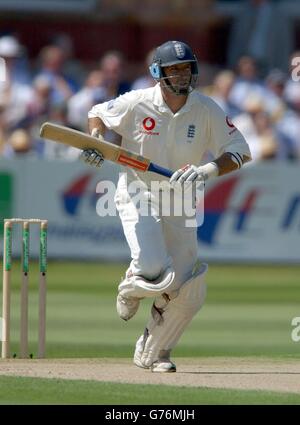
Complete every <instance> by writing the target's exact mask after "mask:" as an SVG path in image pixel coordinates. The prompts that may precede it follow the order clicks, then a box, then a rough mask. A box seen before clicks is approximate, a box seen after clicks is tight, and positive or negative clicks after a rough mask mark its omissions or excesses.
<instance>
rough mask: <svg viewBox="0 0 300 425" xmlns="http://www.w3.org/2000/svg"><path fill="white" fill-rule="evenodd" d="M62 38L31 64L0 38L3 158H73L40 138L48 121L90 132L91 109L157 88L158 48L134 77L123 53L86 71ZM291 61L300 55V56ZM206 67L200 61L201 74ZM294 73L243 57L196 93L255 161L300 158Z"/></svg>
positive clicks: (10, 40)
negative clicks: (220, 114)
mask: <svg viewBox="0 0 300 425" xmlns="http://www.w3.org/2000/svg"><path fill="white" fill-rule="evenodd" d="M61 41H62V40H60V42H56V43H55V42H53V43H52V44H49V45H47V46H45V47H43V48H42V50H41V51H40V53H39V56H38V58H37V61H36V63H35V67H33V66H32V63H31V61H29V60H28V58H27V55H26V49H25V48H24V46H21V45H20V43H19V41H18V40H17V38H15V37H13V36H10V35H8V36H3V37H1V38H0V57H1V58H3V59H4V63H5V73H4V70H3V66H2V68H1V70H2V72H1V73H0V156H2V157H5V158H14V157H19V156H28V157H36V158H46V159H59V158H63V159H70V160H72V159H75V158H77V156H78V151H77V150H75V149H72V148H68V147H66V146H64V145H59V144H56V143H52V142H47V141H44V140H42V139H41V138H40V137H39V128H40V126H41V124H42V123H43V122H45V121H51V122H56V123H58V124H62V125H66V126H69V127H72V128H75V129H78V130H81V131H84V132H86V131H87V113H88V111H89V110H90V109H91V107H92V105H94V104H96V103H100V102H104V101H108V100H110V99H112V98H114V97H116V96H118V95H120V94H123V93H125V92H127V91H129V90H135V89H140V88H146V87H150V86H153V85H154V84H155V81H154V80H152V78H151V77H150V75H149V73H148V69H147V67H148V65H149V64H150V63H151V59H152V55H153V51H151V52H149V53H148V54H147V57H146V58H145V64H144V67H143V71H142V72H141V73H138V74H137V75H134V76H133V78H131V79H129V78H126V75H127V74H126V66H127V63H126V62H127V61H126V58H124V57H123V55H122V54H121V52H118V51H110V52H107V53H106V54H105V55H104V56H103V57H102V58H100V59H99V61H98V62H95V63H96V65H95V67H94V68H93V69H84V66H83V64H82V63H81V62H80V61H78V60H77V59H76V58H74V57H73V56H72V53H71V49H70V48H69V47H70V46H68V45H67V43H65V44H64V43H62V42H61ZM293 57H299V58H300V52H295V53H294V55H293ZM292 60H293V58H291V63H295V62H292ZM299 62H300V59H299ZM0 65H1V64H0ZM2 65H3V61H2ZM204 69H206V68H205V67H203V68H201V60H200V73H201V72H202V70H203V72H204ZM291 71H292V70H291ZM205 72H207V71H205ZM4 74H5V75H4ZM292 75H293V73H292V72H290V74H285V73H283V72H282V71H281V70H279V69H273V70H270V71H269V72H268V73H267V74H266V75H263V76H262V75H261V73H260V70H259V67H258V66H257V64H256V62H255V60H254V59H253V58H252V57H250V56H244V57H241V58H240V59H239V61H238V63H237V64H236V67H235V69H232V70H229V69H228V70H221V71H218V72H216V73H214V75H210V76H209V79H210V81H211V84H209V85H208V86H199V87H198V90H200V91H201V92H202V93H204V94H206V95H208V96H211V97H212V98H213V99H214V100H215V101H216V102H217V103H218V104H219V105H220V107H221V108H222V109H223V110H224V111H225V112H226V114H227V115H228V116H229V117H231V119H232V121H233V123H234V124H235V125H236V127H237V128H239V129H240V130H241V132H242V133H243V135H244V136H245V138H246V140H247V142H248V143H249V145H250V149H251V152H252V155H253V159H254V160H256V161H259V160H267V159H282V160H298V159H300V83H299V82H296V81H293V79H292ZM206 77H207V76H206ZM1 80H2V81H1ZM206 80H207V78H206ZM200 81H201V79H200ZM113 137H114V134H113V133H109V134H107V138H108V139H110V140H112V139H113Z"/></svg>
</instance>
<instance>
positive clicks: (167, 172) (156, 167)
mask: <svg viewBox="0 0 300 425" xmlns="http://www.w3.org/2000/svg"><path fill="white" fill-rule="evenodd" d="M148 171H153V172H154V173H157V174H161V175H162V176H165V177H171V176H172V174H173V171H171V170H169V169H168V168H164V167H161V166H160V165H157V164H153V162H150V164H149V168H148Z"/></svg>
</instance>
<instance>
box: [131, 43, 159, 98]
mask: <svg viewBox="0 0 300 425" xmlns="http://www.w3.org/2000/svg"><path fill="white" fill-rule="evenodd" d="M154 52H155V49H151V50H150V52H148V54H147V56H146V59H145V71H146V72H145V74H144V75H142V76H141V77H139V78H137V79H136V80H135V81H134V82H133V84H132V86H131V90H138V89H146V88H148V87H153V86H155V84H156V81H155V80H154V79H153V78H152V77H151V75H150V74H149V66H150V65H151V63H152V59H153V55H154Z"/></svg>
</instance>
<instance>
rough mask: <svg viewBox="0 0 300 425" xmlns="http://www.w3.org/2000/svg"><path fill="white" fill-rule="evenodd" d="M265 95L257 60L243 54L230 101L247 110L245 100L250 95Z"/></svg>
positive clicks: (238, 65)
mask: <svg viewBox="0 0 300 425" xmlns="http://www.w3.org/2000/svg"><path fill="white" fill-rule="evenodd" d="M254 94H255V95H259V96H262V97H263V96H265V95H266V90H265V89H264V86H263V82H262V81H261V80H260V79H259V77H258V70H257V65H256V62H255V60H254V59H253V58H251V57H250V56H243V57H242V58H240V60H239V61H238V64H237V78H236V81H235V83H234V85H233V87H232V90H231V93H230V97H229V98H230V101H231V102H232V103H233V104H234V105H235V106H236V107H237V108H239V109H241V110H245V101H247V99H248V97H249V96H250V95H254Z"/></svg>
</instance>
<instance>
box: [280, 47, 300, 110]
mask: <svg viewBox="0 0 300 425" xmlns="http://www.w3.org/2000/svg"><path fill="white" fill-rule="evenodd" d="M290 73H291V75H290V78H289V79H288V80H287V82H286V84H285V87H284V92H283V95H284V99H285V101H286V102H287V103H288V105H289V106H291V107H292V108H293V106H294V104H297V103H298V102H299V101H300V51H296V52H294V53H293V54H292V55H291V58H290Z"/></svg>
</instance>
